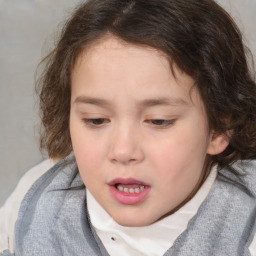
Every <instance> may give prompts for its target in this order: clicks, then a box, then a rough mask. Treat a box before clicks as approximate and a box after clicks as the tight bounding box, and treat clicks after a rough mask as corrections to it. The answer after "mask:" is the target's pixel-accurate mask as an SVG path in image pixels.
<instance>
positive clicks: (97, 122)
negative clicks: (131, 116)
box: [83, 118, 109, 126]
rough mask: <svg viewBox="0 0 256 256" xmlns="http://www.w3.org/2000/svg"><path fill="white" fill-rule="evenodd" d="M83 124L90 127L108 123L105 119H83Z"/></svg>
mask: <svg viewBox="0 0 256 256" xmlns="http://www.w3.org/2000/svg"><path fill="white" fill-rule="evenodd" d="M83 122H84V123H85V124H87V125H91V126H101V125H103V124H106V123H108V122H109V120H108V119H105V118H90V119H83Z"/></svg>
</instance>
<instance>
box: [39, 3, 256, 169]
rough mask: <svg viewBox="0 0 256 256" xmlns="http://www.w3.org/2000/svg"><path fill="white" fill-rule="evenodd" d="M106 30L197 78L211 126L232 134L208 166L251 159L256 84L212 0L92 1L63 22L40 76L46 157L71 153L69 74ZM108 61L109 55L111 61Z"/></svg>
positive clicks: (255, 139)
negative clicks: (156, 51)
mask: <svg viewBox="0 0 256 256" xmlns="http://www.w3.org/2000/svg"><path fill="white" fill-rule="evenodd" d="M106 33H109V34H112V35H114V36H117V37H118V38H121V39H122V40H124V41H126V42H129V43H133V44H139V45H147V46H150V47H153V48H156V49H159V50H161V51H162V52H164V53H165V54H166V55H167V56H169V57H170V62H171V65H172V64H173V63H175V64H176V65H178V67H179V68H180V69H181V70H183V71H184V72H185V73H187V74H188V75H190V76H191V77H193V78H194V80H195V86H196V87H197V88H198V90H199V93H200V95H201V97H202V99H203V102H204V105H205V108H206V112H207V115H208V121H209V126H210V128H211V129H213V130H214V131H215V132H217V133H218V132H219V133H226V134H231V135H230V136H229V140H230V143H229V146H228V147H227V149H226V150H225V151H224V152H223V153H221V154H219V155H216V156H212V157H211V161H212V163H218V164H220V165H222V166H227V165H229V164H231V163H232V162H233V161H234V160H237V159H252V158H255V157H256V125H255V124H256V85H255V81H254V78H253V77H252V74H250V70H249V68H248V61H247V58H246V52H248V50H247V49H246V48H245V47H244V45H243V42H242V36H241V33H240V31H239V29H238V27H237V26H236V24H235V23H234V21H233V20H232V18H231V17H230V16H229V14H228V13H227V12H226V11H225V10H223V9H222V8H221V7H220V6H219V5H217V4H216V3H215V2H214V1H212V0H200V1H199V0H198V1H197V0H178V1H177V0H89V1H87V2H86V3H83V4H82V5H80V6H79V7H78V8H77V9H76V10H75V12H74V14H73V15H72V16H71V18H70V19H69V20H68V21H67V23H66V24H65V26H64V28H63V30H62V33H61V35H60V39H59V41H58V43H57V45H56V47H55V49H54V50H53V51H52V52H51V53H50V54H49V55H48V56H47V57H46V58H45V59H44V61H43V63H44V64H45V69H44V72H43V74H42V76H41V78H40V79H39V81H38V84H37V89H38V93H39V95H40V109H41V114H42V116H41V118H42V123H43V127H44V130H43V132H42V134H41V148H46V149H47V151H48V154H49V156H50V157H51V158H62V157H65V156H67V155H68V154H69V153H70V152H71V151H72V144H71V139H70V133H69V111H70V97H71V82H70V81H71V79H70V76H71V72H72V69H73V67H74V63H75V62H76V60H77V58H78V56H79V55H80V54H81V53H82V51H83V50H84V49H85V47H86V46H88V45H89V44H92V43H93V42H95V41H96V40H99V39H100V38H102V37H103V36H104V35H106ZM110 61H111V60H110Z"/></svg>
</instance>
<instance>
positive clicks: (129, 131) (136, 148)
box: [109, 126, 144, 165]
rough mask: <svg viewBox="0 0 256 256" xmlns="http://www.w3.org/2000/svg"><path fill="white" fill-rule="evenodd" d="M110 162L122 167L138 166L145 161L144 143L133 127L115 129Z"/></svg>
mask: <svg viewBox="0 0 256 256" xmlns="http://www.w3.org/2000/svg"><path fill="white" fill-rule="evenodd" d="M109 158H110V161H111V162H113V163H119V164H122V165H130V164H136V163H139V162H141V161H143V159H144V151H143V142H142V138H141V137H140V135H139V132H138V131H137V130H136V129H134V128H132V127H130V128H129V127H127V126H126V127H124V128H121V127H119V129H115V131H114V132H113V136H112V139H111V148H110V151H109Z"/></svg>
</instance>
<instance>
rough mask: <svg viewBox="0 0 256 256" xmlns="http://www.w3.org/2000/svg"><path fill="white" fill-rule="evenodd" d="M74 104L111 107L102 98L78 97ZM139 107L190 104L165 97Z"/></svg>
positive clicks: (153, 99)
mask: <svg viewBox="0 0 256 256" xmlns="http://www.w3.org/2000/svg"><path fill="white" fill-rule="evenodd" d="M74 103H84V104H91V105H96V106H99V107H110V106H111V103H110V102H109V101H108V100H105V99H101V98H93V97H86V96H79V97H77V98H76V99H75V101H74ZM138 105H139V106H140V107H142V108H144V107H154V106H161V105H162V106H180V105H183V106H186V105H189V103H188V102H187V101H185V100H184V99H182V98H174V97H168V98H167V97H166V98H165V97H163V98H152V99H145V100H142V101H139V103H138Z"/></svg>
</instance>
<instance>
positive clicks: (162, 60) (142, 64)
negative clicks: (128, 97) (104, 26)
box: [72, 35, 196, 101]
mask: <svg viewBox="0 0 256 256" xmlns="http://www.w3.org/2000/svg"><path fill="white" fill-rule="evenodd" d="M193 86H194V80H193V78H192V77H190V76H189V75H187V74H186V73H184V72H182V71H181V70H180V69H179V68H178V67H177V66H176V65H175V63H173V64H170V59H169V58H168V57H167V56H166V55H165V54H164V53H163V52H161V51H159V50H157V49H154V48H152V47H149V46H142V45H136V44H131V43H127V42H124V41H123V40H121V39H119V38H116V37H114V36H109V35H108V36H105V37H103V38H101V39H100V40H98V41H96V42H95V43H93V44H91V45H89V46H88V47H86V49H85V50H84V51H83V53H82V54H81V55H80V56H79V57H78V59H77V61H76V63H75V66H74V69H73V72H72V89H74V87H76V89H77V88H78V87H80V88H79V89H81V91H83V92H84V93H88V92H89V93H92V94H93V93H96V94H100V96H107V95H108V93H109V91H111V90H112V93H113V95H114V94H115V92H116V91H117V90H119V89H120V88H122V89H123V90H124V91H125V90H126V91H127V93H128V92H129V91H130V92H132V93H133V94H134V97H136V96H137V97H140V96H142V97H147V96H148V97H150V98H152V97H153V96H156V97H157V95H156V93H157V94H158V95H159V97H162V96H163V95H164V96H166V93H167V92H168V93H170V94H173V95H174V96H175V94H176V96H178V97H181V96H182V97H184V100H187V101H190V100H191V98H190V92H191V88H192V87H193ZM82 87H83V88H82ZM194 89H196V87H194ZM72 91H74V90H72ZM114 91H115V92H114ZM193 91H194V90H193ZM117 92H118V91H117ZM135 92H136V93H135ZM150 93H151V94H150ZM161 93H162V95H161ZM93 96H95V95H93Z"/></svg>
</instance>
